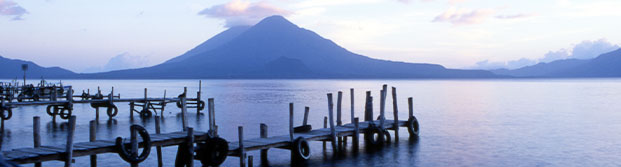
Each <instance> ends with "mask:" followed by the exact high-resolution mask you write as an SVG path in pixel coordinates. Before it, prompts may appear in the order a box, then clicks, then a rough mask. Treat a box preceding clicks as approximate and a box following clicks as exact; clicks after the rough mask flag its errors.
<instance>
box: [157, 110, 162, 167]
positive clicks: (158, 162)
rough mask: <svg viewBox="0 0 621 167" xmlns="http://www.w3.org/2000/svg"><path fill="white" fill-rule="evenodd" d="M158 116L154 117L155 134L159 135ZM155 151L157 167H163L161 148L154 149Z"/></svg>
mask: <svg viewBox="0 0 621 167" xmlns="http://www.w3.org/2000/svg"><path fill="white" fill-rule="evenodd" d="M160 133H161V131H160V116H155V134H160ZM155 149H156V151H157V166H158V167H162V166H164V161H163V160H162V146H157V147H155Z"/></svg>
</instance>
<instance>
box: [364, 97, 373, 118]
mask: <svg viewBox="0 0 621 167" xmlns="http://www.w3.org/2000/svg"><path fill="white" fill-rule="evenodd" d="M364 121H366V122H371V121H373V96H371V91H367V97H366V104H365V105H364Z"/></svg>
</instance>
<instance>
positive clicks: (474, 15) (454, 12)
mask: <svg viewBox="0 0 621 167" xmlns="http://www.w3.org/2000/svg"><path fill="white" fill-rule="evenodd" d="M494 13H495V12H494V10H490V9H477V10H466V9H457V8H450V9H448V10H447V11H445V12H444V13H442V14H440V15H438V16H436V17H435V18H434V19H433V22H449V23H451V24H453V25H469V24H478V23H482V22H483V21H484V20H485V19H487V18H488V17H489V16H491V15H492V14H494Z"/></svg>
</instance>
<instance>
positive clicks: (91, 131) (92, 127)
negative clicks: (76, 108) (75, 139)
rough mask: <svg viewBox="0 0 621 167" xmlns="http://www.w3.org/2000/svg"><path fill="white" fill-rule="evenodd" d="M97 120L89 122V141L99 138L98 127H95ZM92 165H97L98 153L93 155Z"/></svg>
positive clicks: (92, 166) (95, 166) (94, 166)
mask: <svg viewBox="0 0 621 167" xmlns="http://www.w3.org/2000/svg"><path fill="white" fill-rule="evenodd" d="M95 123H96V122H95V121H90V122H88V127H89V128H88V141H90V142H94V141H95V140H97V129H96V127H95V125H96V124H95ZM90 159H91V167H97V155H91V158H90Z"/></svg>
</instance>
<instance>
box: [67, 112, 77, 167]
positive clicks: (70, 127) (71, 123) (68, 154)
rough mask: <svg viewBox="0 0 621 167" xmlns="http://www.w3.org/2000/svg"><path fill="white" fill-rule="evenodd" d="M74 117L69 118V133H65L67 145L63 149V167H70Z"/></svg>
mask: <svg viewBox="0 0 621 167" xmlns="http://www.w3.org/2000/svg"><path fill="white" fill-rule="evenodd" d="M75 120H76V117H75V115H73V116H71V117H70V118H69V131H68V132H67V145H66V147H65V152H66V153H67V154H66V155H65V167H71V162H72V159H73V134H74V132H75Z"/></svg>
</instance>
